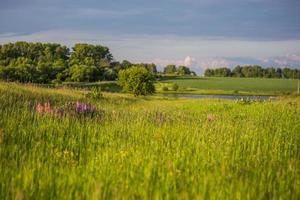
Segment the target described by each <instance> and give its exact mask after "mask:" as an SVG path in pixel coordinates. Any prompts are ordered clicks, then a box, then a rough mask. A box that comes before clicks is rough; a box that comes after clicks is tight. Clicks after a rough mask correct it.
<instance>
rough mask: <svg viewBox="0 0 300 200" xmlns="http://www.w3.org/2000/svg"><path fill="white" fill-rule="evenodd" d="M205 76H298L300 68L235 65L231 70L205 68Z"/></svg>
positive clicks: (299, 76) (296, 77)
mask: <svg viewBox="0 0 300 200" xmlns="http://www.w3.org/2000/svg"><path fill="white" fill-rule="evenodd" d="M204 75H205V76H206V77H248V78H255V77H256V78H293V79H299V78H300V70H298V69H290V68H284V69H283V70H282V69H281V68H277V69H275V68H273V67H268V68H262V67H261V66H258V65H245V66H242V67H241V66H239V65H238V66H236V67H235V68H234V69H233V70H232V71H231V70H230V69H229V68H226V67H223V68H216V69H209V68H208V69H206V70H205V72H204Z"/></svg>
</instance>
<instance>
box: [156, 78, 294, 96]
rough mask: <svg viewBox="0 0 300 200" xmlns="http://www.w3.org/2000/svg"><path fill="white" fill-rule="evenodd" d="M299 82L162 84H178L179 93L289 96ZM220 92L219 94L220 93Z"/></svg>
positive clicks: (221, 80)
mask: <svg viewBox="0 0 300 200" xmlns="http://www.w3.org/2000/svg"><path fill="white" fill-rule="evenodd" d="M297 82H298V80H294V79H263V78H223V77H222V78H202V77H197V78H194V77H182V78H170V79H167V80H163V81H161V83H176V84H178V86H179V92H190V93H229V94H230V93H241V94H243V93H245V94H247V93H257V94H288V93H294V92H296V91H297ZM158 88H159V86H158ZM218 91H219V92H218Z"/></svg>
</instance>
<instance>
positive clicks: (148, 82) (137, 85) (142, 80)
mask: <svg viewBox="0 0 300 200" xmlns="http://www.w3.org/2000/svg"><path fill="white" fill-rule="evenodd" d="M154 80H155V78H154V76H153V74H152V73H150V72H149V71H148V70H147V69H145V68H144V67H130V68H128V69H124V70H121V71H119V73H118V84H119V85H120V86H121V87H123V91H125V92H130V93H132V94H134V96H139V95H148V94H153V93H154V92H155V87H154Z"/></svg>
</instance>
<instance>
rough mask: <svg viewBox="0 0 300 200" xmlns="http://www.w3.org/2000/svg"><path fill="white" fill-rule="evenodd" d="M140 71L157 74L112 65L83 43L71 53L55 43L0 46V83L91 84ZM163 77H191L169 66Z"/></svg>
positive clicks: (102, 52)
mask: <svg viewBox="0 0 300 200" xmlns="http://www.w3.org/2000/svg"><path fill="white" fill-rule="evenodd" d="M130 67H143V68H145V69H147V71H149V72H150V73H152V74H158V73H159V72H158V71H157V67H156V65H155V64H153V63H150V64H149V63H137V64H136V63H131V62H129V61H127V60H124V61H122V62H118V61H115V60H114V58H113V55H112V54H111V52H110V50H109V48H108V47H105V46H102V45H92V44H85V43H78V44H75V45H74V46H73V47H72V48H71V50H70V49H69V48H68V47H66V46H63V45H61V44H57V43H39V42H38V43H32V42H23V41H22V42H15V43H8V44H3V45H0V79H2V80H7V81H19V82H32V83H59V82H63V81H66V82H93V81H103V80H116V79H117V75H118V72H119V71H120V70H122V69H127V68H130ZM163 73H166V74H175V75H188V74H193V73H194V72H191V71H190V69H189V68H187V67H185V66H179V67H178V68H177V67H176V66H175V65H169V66H167V67H166V68H165V70H164V72H163Z"/></svg>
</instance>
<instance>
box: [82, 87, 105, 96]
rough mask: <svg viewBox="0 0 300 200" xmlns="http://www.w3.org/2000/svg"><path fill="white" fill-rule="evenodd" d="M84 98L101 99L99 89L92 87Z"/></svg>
mask: <svg viewBox="0 0 300 200" xmlns="http://www.w3.org/2000/svg"><path fill="white" fill-rule="evenodd" d="M86 97H87V98H91V99H101V98H102V97H103V94H102V92H101V87H93V88H92V89H91V91H90V92H89V93H87V94H86Z"/></svg>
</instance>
